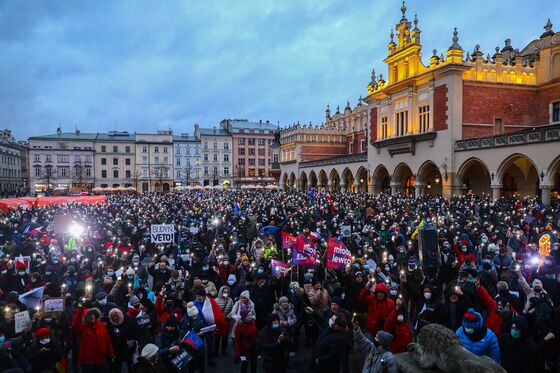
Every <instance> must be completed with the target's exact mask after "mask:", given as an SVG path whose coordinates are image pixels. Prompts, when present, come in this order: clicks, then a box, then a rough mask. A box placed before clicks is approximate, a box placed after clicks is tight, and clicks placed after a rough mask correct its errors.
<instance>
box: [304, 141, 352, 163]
mask: <svg viewBox="0 0 560 373" xmlns="http://www.w3.org/2000/svg"><path fill="white" fill-rule="evenodd" d="M347 153H348V149H347V145H346V144H328V145H324V144H321V145H303V146H302V147H301V160H302V161H314V160H317V159H325V158H331V157H334V156H337V155H343V154H347Z"/></svg>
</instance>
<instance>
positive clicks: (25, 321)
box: [14, 311, 31, 334]
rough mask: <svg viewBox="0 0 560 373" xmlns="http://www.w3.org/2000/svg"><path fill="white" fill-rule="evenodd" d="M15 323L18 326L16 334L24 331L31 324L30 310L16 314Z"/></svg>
mask: <svg viewBox="0 0 560 373" xmlns="http://www.w3.org/2000/svg"><path fill="white" fill-rule="evenodd" d="M14 324H15V327H16V334H18V333H21V332H23V331H24V330H25V329H27V327H28V326H29V325H30V324H31V319H30V318H29V311H22V312H18V313H16V314H15V315H14Z"/></svg>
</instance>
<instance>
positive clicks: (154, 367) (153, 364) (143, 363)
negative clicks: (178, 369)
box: [132, 343, 163, 373]
mask: <svg viewBox="0 0 560 373" xmlns="http://www.w3.org/2000/svg"><path fill="white" fill-rule="evenodd" d="M162 369H163V367H161V366H160V364H159V348H158V347H157V346H156V345H155V344H153V343H148V344H147V345H145V346H144V348H142V352H141V353H140V357H139V358H138V362H137V363H136V364H135V365H134V368H133V369H132V373H158V372H162Z"/></svg>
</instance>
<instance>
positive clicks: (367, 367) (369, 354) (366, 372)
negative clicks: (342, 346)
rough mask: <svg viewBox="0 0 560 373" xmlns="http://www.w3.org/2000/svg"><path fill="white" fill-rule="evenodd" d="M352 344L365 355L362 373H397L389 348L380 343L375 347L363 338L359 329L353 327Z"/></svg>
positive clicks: (383, 342)
mask: <svg viewBox="0 0 560 373" xmlns="http://www.w3.org/2000/svg"><path fill="white" fill-rule="evenodd" d="M354 342H355V343H356V346H357V347H358V349H359V350H360V351H362V352H364V353H365V354H366V360H365V363H364V367H363V369H362V373H377V372H387V373H397V364H396V363H395V358H394V356H393V354H392V353H391V352H389V346H387V345H386V344H385V341H382V343H381V345H380V346H379V347H377V346H376V345H375V344H374V343H373V342H371V341H370V340H369V339H367V338H366V337H365V336H364V333H362V331H361V330H360V328H359V327H354Z"/></svg>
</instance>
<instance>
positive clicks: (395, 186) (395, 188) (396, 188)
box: [391, 183, 401, 195]
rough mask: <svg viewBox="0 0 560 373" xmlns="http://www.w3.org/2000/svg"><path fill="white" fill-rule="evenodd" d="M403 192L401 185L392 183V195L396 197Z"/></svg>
mask: <svg viewBox="0 0 560 373" xmlns="http://www.w3.org/2000/svg"><path fill="white" fill-rule="evenodd" d="M400 191H401V184H393V183H391V194H392V195H395V194H398V193H400Z"/></svg>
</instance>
